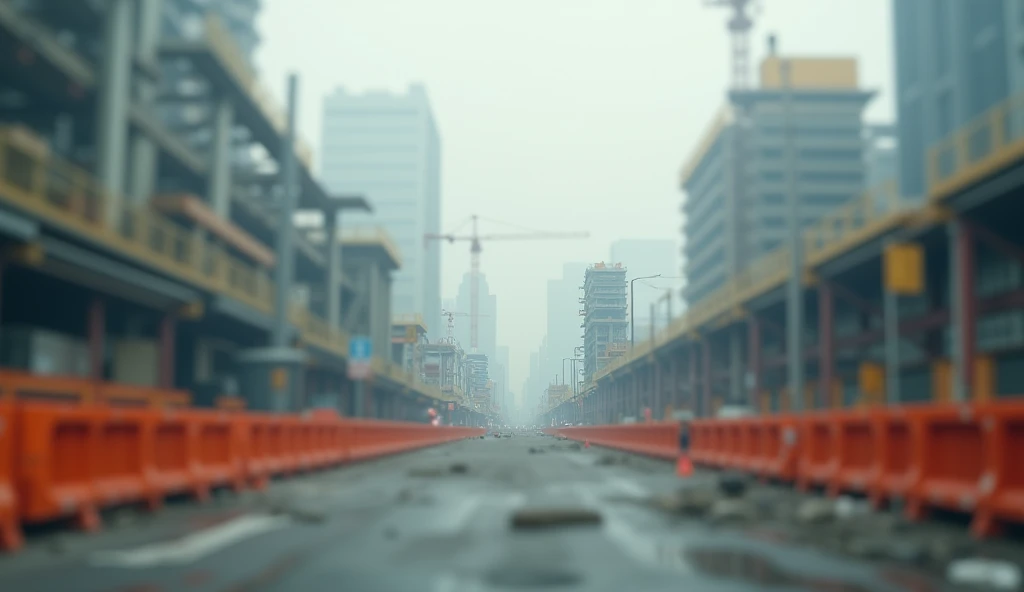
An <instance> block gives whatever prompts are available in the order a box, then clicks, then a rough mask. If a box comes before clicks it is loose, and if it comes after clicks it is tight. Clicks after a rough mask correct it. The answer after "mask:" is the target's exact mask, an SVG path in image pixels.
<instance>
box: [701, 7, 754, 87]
mask: <svg viewBox="0 0 1024 592" xmlns="http://www.w3.org/2000/svg"><path fill="white" fill-rule="evenodd" d="M704 6H710V7H714V8H721V7H725V8H731V9H732V17H731V18H730V19H729V21H728V22H727V23H726V27H727V28H728V29H729V34H730V36H731V37H732V87H733V88H734V89H745V88H748V87H749V84H750V31H751V29H753V28H754V18H753V17H754V15H753V14H752V13H753V12H754V11H756V10H759V9H760V7H761V4H760V0H704Z"/></svg>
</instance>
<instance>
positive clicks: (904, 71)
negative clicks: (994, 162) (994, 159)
mask: <svg viewBox="0 0 1024 592" xmlns="http://www.w3.org/2000/svg"><path fill="white" fill-rule="evenodd" d="M892 7H893V34H894V49H895V54H896V117H897V121H898V122H899V124H898V125H899V138H900V153H899V154H900V166H899V168H900V186H901V193H902V195H903V196H906V197H908V198H911V199H919V198H921V197H922V196H924V195H925V193H926V191H927V180H926V170H927V165H926V158H927V153H928V149H929V147H931V146H933V145H934V144H935V143H936V142H938V141H939V140H942V139H943V138H946V137H947V136H949V135H950V134H952V133H953V132H954V131H955V130H957V129H959V128H960V127H962V126H963V125H965V124H966V123H967V122H969V121H971V120H972V119H974V118H976V117H978V116H980V115H981V114H983V113H984V112H985V111H987V110H988V109H989V108H990V107H992V106H993V105H995V104H997V103H999V102H1000V101H1002V100H1003V99H1005V98H1006V97H1007V96H1008V95H1009V94H1011V93H1013V92H1019V91H1020V90H1024V54H1022V53H1021V43H1022V42H1024V4H1021V3H1020V2H1017V1H1013V2H1010V1H1006V0H966V1H965V0H941V1H937V0H892Z"/></svg>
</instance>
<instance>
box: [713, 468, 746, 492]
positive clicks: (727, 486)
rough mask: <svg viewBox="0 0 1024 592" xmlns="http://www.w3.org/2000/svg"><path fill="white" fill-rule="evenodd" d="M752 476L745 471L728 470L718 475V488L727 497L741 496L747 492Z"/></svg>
mask: <svg viewBox="0 0 1024 592" xmlns="http://www.w3.org/2000/svg"><path fill="white" fill-rule="evenodd" d="M749 481H750V478H749V477H748V476H746V475H744V474H743V473H736V472H727V473H722V474H721V475H720V476H719V477H718V489H719V490H720V491H721V492H722V493H723V494H724V495H725V496H726V497H741V496H742V495H743V494H744V493H746V492H747V484H748V483H749Z"/></svg>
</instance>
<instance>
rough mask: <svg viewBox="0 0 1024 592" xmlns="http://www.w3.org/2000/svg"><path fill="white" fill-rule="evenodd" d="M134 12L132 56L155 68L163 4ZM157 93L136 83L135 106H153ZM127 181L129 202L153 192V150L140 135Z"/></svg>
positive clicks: (147, 83)
mask: <svg viewBox="0 0 1024 592" xmlns="http://www.w3.org/2000/svg"><path fill="white" fill-rule="evenodd" d="M137 10H138V12H139V14H138V27H137V36H136V55H137V56H138V58H139V60H140V61H141V62H142V63H144V64H147V65H150V66H152V67H153V68H156V67H157V59H158V55H157V49H158V47H159V43H160V17H161V16H162V10H163V0H147V1H146V2H139V3H138V5H137ZM157 92H158V88H157V84H156V81H155V80H151V79H148V78H142V79H140V80H139V82H138V102H139V103H140V104H141V105H142V106H143V107H147V108H151V107H152V106H153V105H154V104H155V102H156V98H157ZM129 177H130V178H129V187H128V193H129V194H130V195H131V197H132V198H133V199H135V200H138V201H146V200H148V199H149V198H150V197H152V195H153V192H154V190H155V189H156V179H157V149H156V145H155V144H154V143H153V141H152V140H150V139H149V137H147V136H146V134H144V133H136V134H135V135H134V136H133V137H132V149H131V170H130V171H129Z"/></svg>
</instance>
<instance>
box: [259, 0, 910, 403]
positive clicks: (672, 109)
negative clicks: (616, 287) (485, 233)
mask: <svg viewBox="0 0 1024 592" xmlns="http://www.w3.org/2000/svg"><path fill="white" fill-rule="evenodd" d="M891 2H892V0H762V4H763V10H762V11H761V14H760V16H759V17H758V18H757V21H758V26H757V28H756V30H755V33H754V37H753V40H752V45H753V47H754V49H755V56H756V57H755V64H756V63H758V62H759V60H760V56H761V55H762V54H763V53H764V47H765V38H766V35H767V34H768V32H774V33H776V34H777V35H778V37H779V47H780V51H781V52H782V53H785V54H790V55H793V54H800V55H836V56H856V57H858V58H859V59H860V65H861V82H862V85H863V86H865V87H866V88H870V89H877V90H878V91H880V95H879V97H878V98H876V99H875V101H874V103H873V104H872V105H871V106H870V108H869V110H868V113H867V118H868V119H870V120H872V121H888V120H891V118H892V113H893V103H892V97H891V96H890V91H891V89H892V86H893V85H892V77H893V67H892V63H891V62H892V58H891V55H892V51H891V46H892V39H891V37H892V33H891V28H890V21H891V17H890V10H891V9H890V5H891ZM264 5H265V7H264V10H263V13H262V15H261V18H260V24H259V25H260V31H261V33H262V35H263V38H264V40H263V45H262V47H261V49H260V51H259V53H258V55H257V61H258V64H259V67H260V70H261V73H262V77H263V79H264V80H265V82H266V84H267V85H268V86H269V88H270V89H271V90H272V91H273V92H274V94H275V95H277V97H278V98H279V99H281V100H280V102H281V103H282V104H283V103H284V101H283V96H284V87H285V79H286V76H287V74H288V73H289V72H291V71H295V72H297V73H298V74H299V75H300V77H301V78H300V91H299V92H300V99H301V110H300V113H299V125H300V130H301V133H302V136H303V137H304V138H305V139H306V140H307V141H308V142H310V143H311V144H312V145H313V146H314V148H317V143H318V139H319V137H320V131H319V127H320V118H321V108H322V99H323V97H324V96H325V95H326V94H328V93H329V92H330V91H331V90H332V89H333V88H335V87H336V86H339V85H344V86H345V87H346V88H348V89H350V90H353V91H362V90H366V89H379V88H385V89H391V90H395V91H401V90H403V89H404V88H405V87H406V86H407V84H408V83H409V82H410V81H422V82H423V83H424V84H425V85H426V86H427V92H428V94H429V96H430V99H431V102H432V104H433V108H434V114H435V117H436V119H437V122H438V126H439V128H440V133H441V141H442V145H443V164H442V166H443V177H442V178H443V181H442V192H443V214H442V216H443V222H442V226H443V228H445V229H447V228H451V227H453V226H455V225H456V224H458V223H460V222H461V221H462V220H464V219H465V218H466V217H467V216H469V215H470V214H472V213H477V214H479V215H480V216H482V217H488V218H492V219H497V220H501V221H504V222H508V223H510V224H517V225H521V226H527V227H531V228H538V229H542V230H562V229H564V230H570V231H588V232H589V233H590V238H589V239H585V240H572V241H521V242H508V243H497V242H496V243H490V244H485V245H484V252H483V255H482V268H483V270H484V271H485V272H486V273H487V279H488V281H489V283H490V284H491V287H492V290H493V291H494V292H495V293H496V294H497V295H498V311H499V312H498V343H499V344H504V345H508V346H509V347H510V349H511V355H510V365H511V372H510V380H509V384H510V387H511V389H512V390H513V391H515V392H516V393H517V394H518V391H519V390H520V387H521V385H522V384H523V381H524V380H525V379H526V376H527V372H528V369H529V368H528V364H529V354H530V352H531V351H532V350H534V349H535V348H536V347H537V346H538V345H539V344H540V340H541V338H542V337H543V335H544V331H545V323H546V316H545V314H546V313H545V307H546V289H547V288H546V286H547V284H546V280H547V279H549V278H554V277H558V276H559V275H560V272H561V266H562V263H563V262H565V261H600V260H604V259H605V258H606V257H607V256H608V246H609V244H610V243H611V242H612V241H613V240H615V239H619V238H640V237H650V238H670V239H673V240H676V241H677V242H679V241H680V240H681V239H680V232H679V228H680V226H681V224H682V219H681V215H680V213H679V205H680V200H681V194H680V192H679V190H678V189H677V187H676V179H677V172H678V170H679V167H680V164H681V163H682V162H683V161H684V160H685V159H686V157H687V156H688V155H689V154H690V151H691V150H692V149H693V147H694V145H695V144H696V143H697V141H698V138H699V137H700V135H701V134H702V133H703V131H704V129H705V128H706V127H707V125H708V123H709V121H710V119H711V117H712V115H713V114H714V112H715V111H716V109H717V107H718V106H719V105H720V104H721V102H722V101H723V98H724V91H725V88H726V84H727V77H728V67H727V66H728V56H729V40H728V34H727V33H726V31H725V21H726V14H727V13H726V11H724V10H721V9H710V8H704V7H703V6H702V5H703V1H702V0H515V1H509V0H506V1H503V2H496V1H490V0H264ZM482 228H483V229H484V230H495V231H499V232H500V231H501V228H500V227H494V226H487V225H486V224H483V225H482ZM444 248H445V250H444V260H443V271H442V273H443V277H442V292H443V293H442V296H443V297H451V296H453V295H454V294H455V293H456V291H457V289H458V282H459V281H460V279H461V277H462V274H463V273H464V272H465V271H466V270H467V269H468V267H469V253H468V247H467V245H465V244H462V243H456V244H455V245H452V246H447V245H446V246H445V247H444Z"/></svg>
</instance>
